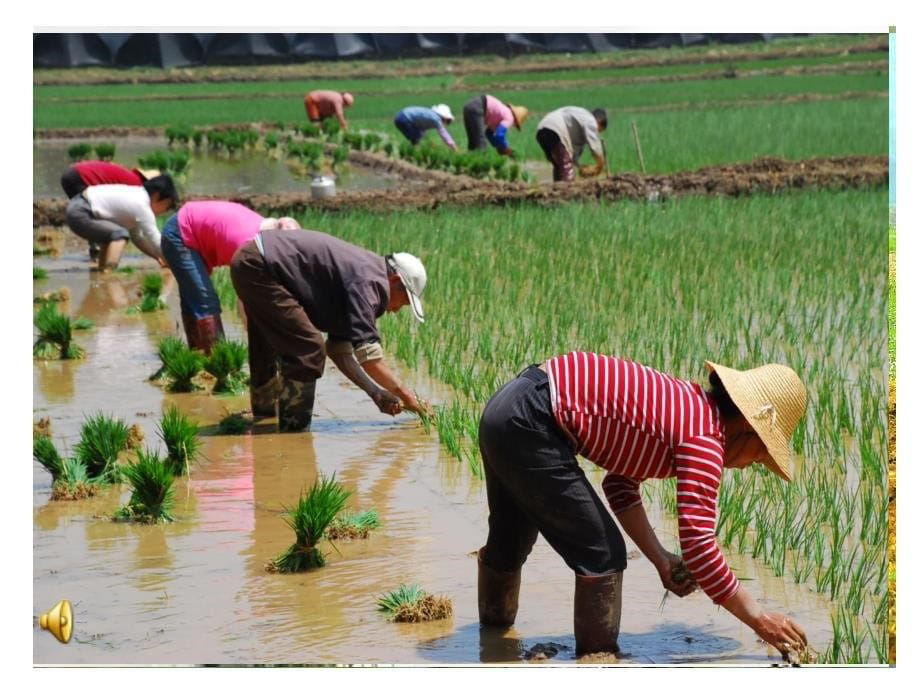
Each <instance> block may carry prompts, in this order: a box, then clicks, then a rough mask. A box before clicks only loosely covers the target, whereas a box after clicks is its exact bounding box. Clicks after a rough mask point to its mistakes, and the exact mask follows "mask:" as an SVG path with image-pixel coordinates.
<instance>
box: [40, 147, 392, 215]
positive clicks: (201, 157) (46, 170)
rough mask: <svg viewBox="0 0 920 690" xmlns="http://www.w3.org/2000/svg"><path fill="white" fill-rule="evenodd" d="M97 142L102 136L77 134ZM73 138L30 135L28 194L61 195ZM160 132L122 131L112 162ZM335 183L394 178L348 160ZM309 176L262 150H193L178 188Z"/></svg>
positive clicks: (215, 191)
mask: <svg viewBox="0 0 920 690" xmlns="http://www.w3.org/2000/svg"><path fill="white" fill-rule="evenodd" d="M80 141H86V142H87V143H92V144H95V143H99V142H100V141H104V140H103V139H91V138H87V139H81V140H80ZM74 143H75V142H74V140H73V139H35V140H34V141H33V144H32V160H33V165H32V196H33V198H35V199H41V198H47V197H63V192H62V191H61V181H60V180H61V174H62V173H63V172H64V171H65V170H67V168H68V166H70V165H71V160H70V158H69V157H68V156H67V149H68V147H70V146H72V145H73V144H74ZM166 148H167V145H166V138H165V137H139V136H135V137H125V138H119V139H118V140H117V148H116V152H115V162H116V163H119V164H120V165H124V166H125V167H129V168H131V167H135V166H136V164H137V159H138V157H139V156H145V155H148V154H149V153H150V152H151V151H154V150H158V149H160V150H162V149H166ZM337 178H338V179H337V180H336V185H337V187H338V188H340V189H347V190H371V189H386V188H389V187H393V186H396V185H397V184H398V183H399V178H398V177H397V176H395V175H388V174H384V173H381V172H380V171H374V170H369V169H366V168H363V167H361V166H357V165H348V166H346V168H345V169H344V170H343V171H342V173H341V174H340V175H338V176H337ZM310 181H311V180H310V177H309V176H301V175H297V174H295V173H294V172H292V170H291V169H290V168H289V167H288V165H287V163H286V162H285V161H284V159H283V158H278V157H277V156H276V157H270V156H268V155H267V154H266V153H265V152H264V151H258V152H254V151H245V152H240V153H235V154H233V155H232V156H230V155H227V154H226V153H224V154H219V153H213V152H203V153H202V152H198V153H195V154H194V155H193V156H192V162H191V164H190V167H189V172H188V178H187V180H186V182H185V185H184V188H183V192H184V193H185V194H189V195H221V194H228V195H229V194H265V193H269V192H272V193H276V192H277V193H287V192H309V191H310Z"/></svg>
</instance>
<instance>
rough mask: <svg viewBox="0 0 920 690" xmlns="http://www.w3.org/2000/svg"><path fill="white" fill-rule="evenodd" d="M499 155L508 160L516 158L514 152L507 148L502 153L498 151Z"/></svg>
mask: <svg viewBox="0 0 920 690" xmlns="http://www.w3.org/2000/svg"><path fill="white" fill-rule="evenodd" d="M499 153H500V154H502V155H503V156H508V158H517V156H515V155H514V151H512V150H511V149H510V148H507V149H505V150H504V151H499Z"/></svg>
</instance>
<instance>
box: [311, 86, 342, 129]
mask: <svg viewBox="0 0 920 690" xmlns="http://www.w3.org/2000/svg"><path fill="white" fill-rule="evenodd" d="M304 105H305V107H306V108H307V115H308V116H309V117H310V119H323V118H327V117H332V116H333V115H334V116H335V117H336V118H337V119H338V121H339V124H340V125H342V126H343V127H344V126H345V114H344V112H343V109H344V107H345V99H344V98H343V97H342V94H341V93H339V92H338V91H311V92H310V93H308V94H307V95H306V97H304Z"/></svg>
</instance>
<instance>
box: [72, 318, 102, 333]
mask: <svg viewBox="0 0 920 690" xmlns="http://www.w3.org/2000/svg"><path fill="white" fill-rule="evenodd" d="M95 325H96V324H95V323H93V320H92V319H90V318H88V317H86V316H78V317H77V318H75V319H73V321H71V324H70V326H71V328H73V329H74V330H75V331H88V330H89V329H91V328H94V327H95Z"/></svg>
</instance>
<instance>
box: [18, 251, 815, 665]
mask: <svg viewBox="0 0 920 690" xmlns="http://www.w3.org/2000/svg"><path fill="white" fill-rule="evenodd" d="M126 262H127V263H128V264H133V265H136V266H138V267H139V268H143V269H149V270H153V268H154V266H153V264H152V263H151V262H150V261H149V260H148V259H146V258H138V257H128V258H127V260H126ZM36 264H37V265H40V266H42V267H44V268H46V269H47V270H48V272H49V278H48V279H47V280H45V281H40V282H37V283H36V286H35V292H36V294H38V293H41V292H46V291H48V290H52V289H57V288H60V287H63V286H67V287H68V288H69V289H70V291H71V294H72V297H71V310H72V313H75V314H80V315H84V316H88V317H90V318H91V319H93V320H94V321H95V328H94V329H93V330H91V331H88V332H82V333H80V334H79V335H78V336H77V341H78V343H79V344H80V345H81V346H82V347H84V348H85V349H86V358H85V359H83V360H78V361H72V362H39V361H35V362H34V363H33V396H34V397H33V417H34V418H35V419H36V420H37V419H38V418H40V417H45V416H47V417H50V418H51V426H52V432H53V438H54V440H55V442H56V444H57V445H58V447H59V448H61V449H64V450H69V448H70V447H72V445H73V444H74V443H75V442H76V440H77V437H78V435H79V428H80V425H81V423H82V420H83V418H84V415H88V414H92V413H96V412H99V411H106V412H109V413H112V414H116V415H118V416H120V417H121V418H123V419H124V420H126V421H127V422H128V423H138V424H140V425H141V426H142V428H143V430H144V432H145V435H146V444H147V445H149V446H151V447H158V444H159V441H158V439H157V436H156V424H157V421H158V419H159V418H160V415H161V414H162V412H163V410H164V409H165V406H167V405H169V404H173V403H175V404H177V405H179V406H180V408H181V409H182V410H183V411H185V412H186V413H187V414H189V415H191V416H192V417H193V418H194V419H196V420H197V421H198V422H199V423H200V424H201V425H202V427H203V430H204V434H205V435H204V436H203V441H204V445H203V454H204V458H203V459H202V460H201V462H200V463H199V464H197V465H195V466H193V467H192V471H191V476H190V477H189V478H183V479H180V480H178V482H177V502H176V510H175V514H176V518H177V520H176V522H174V523H172V524H167V525H155V526H150V525H133V524H124V523H114V522H111V521H109V520H107V519H105V518H104V517H103V516H104V515H106V514H109V513H111V512H112V511H113V510H114V509H115V508H117V507H118V506H119V505H120V504H121V503H122V502H123V501H125V500H127V497H128V491H127V489H125V488H124V487H114V488H112V489H110V490H108V491H106V492H104V493H102V494H101V495H99V496H97V497H94V498H92V499H88V500H84V501H80V502H69V501H50V500H49V498H50V493H51V481H50V477H49V475H48V474H47V473H46V472H45V471H44V470H43V469H42V468H41V467H40V466H39V465H38V464H37V463H33V465H34V467H33V547H34V548H33V554H34V555H33V613H34V615H35V616H36V617H37V616H38V615H39V614H41V613H44V612H45V611H47V610H48V609H49V608H51V606H53V605H54V604H55V603H56V602H57V601H58V600H59V599H62V598H67V599H69V600H70V601H71V602H72V603H73V605H74V612H75V632H74V639H73V640H72V641H71V642H70V644H67V645H64V644H60V643H59V642H57V641H56V640H55V639H54V638H53V637H52V636H51V635H50V634H48V633H47V632H45V631H42V630H40V629H39V627H38V625H37V623H36V624H35V625H34V633H33V661H34V663H37V664H145V665H146V664H199V663H212V664H248V663H294V664H392V663H397V664H412V665H443V664H471V663H472V664H479V663H513V664H518V663H520V664H573V663H576V661H575V659H574V646H575V641H574V637H573V633H572V596H573V590H574V578H573V576H572V574H571V572H570V571H569V570H568V569H567V567H566V566H565V564H564V563H563V561H562V560H561V559H560V558H559V557H558V556H557V555H556V554H555V553H554V552H553V551H552V550H551V549H550V548H549V547H548V546H547V544H546V543H545V542H544V541H543V540H542V538H541V539H540V540H538V542H537V544H536V546H535V548H534V551H533V553H532V555H531V556H530V558H529V559H528V561H527V564H526V565H525V567H524V572H523V584H522V590H521V605H520V612H519V614H518V619H517V622H516V624H515V626H514V627H513V628H512V629H510V630H508V631H505V632H495V631H489V630H484V631H480V628H479V625H478V619H477V605H476V560H475V557H474V556H473V555H471V553H472V552H474V551H475V550H476V549H477V548H478V547H479V546H481V545H482V543H483V541H484V537H485V533H486V517H487V507H486V497H485V490H484V485H483V484H482V483H481V482H480V481H479V480H477V479H475V478H473V477H472V476H471V475H470V472H469V470H468V469H467V468H466V466H465V465H462V464H460V463H458V462H457V461H456V460H454V459H453V458H451V457H449V456H447V455H446V453H444V452H443V451H442V450H441V449H440V447H439V445H438V442H437V438H436V436H435V435H431V436H429V435H426V434H425V433H424V431H423V430H422V428H421V426H420V424H419V423H418V422H417V421H416V420H415V419H414V418H412V417H409V416H407V415H402V416H400V417H397V418H389V417H385V416H383V415H380V414H379V413H378V412H377V411H376V408H374V406H373V405H372V404H371V403H370V401H368V400H367V399H366V397H365V396H364V394H363V393H360V392H359V391H357V389H356V388H355V387H354V386H352V385H351V384H350V383H349V382H347V381H346V380H345V378H344V377H343V376H342V375H341V374H339V372H337V371H336V370H335V369H334V367H332V366H331V365H330V366H329V367H328V369H327V372H326V375H325V376H324V377H323V378H322V379H321V380H320V382H319V385H318V388H317V404H316V418H315V421H314V427H313V431H312V432H311V433H301V434H286V435H280V434H277V433H274V426H273V424H272V421H271V420H269V421H266V422H262V423H260V425H259V426H257V428H256V430H255V431H254V433H252V434H251V435H246V436H219V435H216V430H215V425H216V423H217V421H218V420H219V418H220V417H221V416H222V415H223V414H225V413H226V412H227V411H228V410H229V411H234V410H239V409H242V408H245V407H247V406H248V401H247V400H246V398H245V397H244V396H231V397H215V396H211V395H209V394H207V393H188V394H169V393H165V392H164V390H163V389H161V388H159V387H157V386H155V385H153V384H151V383H149V382H147V381H146V378H147V376H148V375H149V374H151V373H152V372H153V371H155V370H156V369H157V366H158V359H157V355H156V349H155V347H156V342H157V340H158V339H159V338H160V337H162V336H164V335H167V334H169V333H173V332H175V331H176V328H177V322H178V321H179V314H178V304H177V299H176V295H175V294H173V295H171V296H170V298H169V305H170V308H169V310H167V311H163V312H159V313H155V314H149V315H138V314H128V313H126V312H125V307H127V306H128V305H129V304H131V303H135V302H136V301H137V298H136V296H135V292H136V289H137V285H138V282H139V276H140V272H138V273H135V274H133V275H108V276H99V275H97V274H91V273H90V272H89V262H88V260H87V259H86V258H85V256H84V254H83V248H82V246H80V245H78V244H76V243H73V246H69V245H68V246H66V247H65V248H64V250H63V252H62V254H61V255H60V256H59V257H56V258H53V259H51V258H43V259H36ZM400 316H402V315H400ZM384 318H398V316H393V315H388V316H386V317H384ZM226 321H227V323H226V326H227V330H228V334H229V336H230V337H233V338H239V337H242V333H241V329H240V325H239V323H238V322H236V321H235V320H234V319H232V318H231V317H230V316H229V315H228V316H227V318H226ZM396 369H397V372H398V374H399V376H401V377H403V378H404V379H405V380H406V382H407V383H408V384H409V385H411V386H413V387H415V388H416V389H417V390H419V391H420V392H421V394H422V395H424V396H427V397H429V398H430V399H432V400H433V401H435V402H445V401H447V400H449V399H450V395H451V393H450V391H449V390H447V389H445V388H444V387H443V386H439V385H438V384H437V383H436V382H433V381H430V380H426V379H423V378H421V377H420V376H417V375H415V374H414V373H413V372H411V371H405V370H403V369H402V368H401V367H399V366H398V365H396ZM161 450H162V448H161ZM318 472H323V473H326V474H332V473H333V472H334V473H335V474H336V477H337V479H338V480H339V481H341V482H342V483H343V484H344V485H345V486H346V487H347V488H348V489H350V490H351V491H353V492H354V494H353V496H352V497H351V499H350V502H349V507H350V508H352V509H355V510H360V509H368V508H374V509H376V510H377V511H378V513H379V515H380V519H381V522H382V527H381V529H379V530H377V531H375V532H372V534H371V536H370V538H369V539H368V540H366V541H361V540H359V541H354V542H349V543H342V544H340V545H339V546H338V552H337V551H336V550H335V549H333V548H332V547H331V546H329V545H328V544H327V545H326V546H325V550H326V551H327V552H328V561H329V562H328V565H327V566H326V567H325V568H322V569H319V570H316V571H314V572H309V573H304V574H297V575H279V574H270V573H267V572H265V570H264V564H265V562H266V561H267V560H269V559H270V558H272V557H274V556H276V555H278V554H279V553H281V552H282V551H283V550H284V549H285V548H287V546H289V545H290V543H291V540H292V532H291V530H290V529H289V528H288V527H287V526H286V525H285V523H284V522H283V520H282V518H281V514H280V512H281V509H282V505H283V504H289V503H293V502H295V501H296V500H297V498H298V495H299V492H300V490H301V488H302V487H303V486H304V484H309V483H311V482H312V481H313V480H314V478H315V477H316V475H317V473H318ZM589 476H590V477H591V479H592V481H594V482H595V484H596V485H599V483H600V479H601V473H600V472H597V471H591V472H589ZM650 517H651V519H652V521H653V524H655V525H656V528H657V529H658V531H659V535H660V537H661V539H662V541H663V543H664V544H665V545H666V546H668V547H669V548H674V547H675V544H676V536H675V535H676V532H677V530H676V524H675V523H674V521H673V520H671V519H667V518H663V517H662V516H661V515H659V514H657V513H654V512H652V513H651V515H650ZM627 543H628V548H629V550H630V560H629V566H628V568H627V571H626V575H625V595H624V597H623V619H622V632H621V635H620V645H621V647H622V654H621V655H620V658H619V659H617V658H616V657H611V656H607V657H600V658H598V657H593V658H592V659H591V660H590V661H591V662H592V663H605V664H724V663H732V664H747V665H751V664H753V665H769V664H771V663H780V659H779V656H778V655H776V654H775V653H772V652H770V651H769V650H768V649H767V648H766V647H765V646H764V645H763V644H762V643H759V642H758V641H757V639H756V636H755V635H754V634H753V633H752V632H751V631H750V630H749V629H747V628H746V627H745V626H744V625H743V624H741V623H739V622H738V621H736V620H735V619H734V618H733V617H732V616H731V615H730V614H728V613H727V612H725V611H724V610H721V609H718V608H717V607H715V606H713V605H712V603H711V602H710V601H709V600H708V599H707V598H706V597H705V595H703V594H702V593H699V592H698V593H695V594H693V595H691V596H690V597H688V598H686V599H683V600H680V599H677V598H676V597H669V598H668V600H667V601H666V602H665V604H664V606H663V607H661V608H660V605H661V599H662V594H663V590H662V588H661V586H660V582H659V580H658V577H657V575H656V574H655V572H654V569H653V568H652V566H651V565H650V564H649V563H648V562H647V561H646V560H645V559H644V558H643V557H641V556H639V554H638V552H637V551H636V550H635V547H634V546H633V545H632V544H630V543H629V542H627ZM729 563H730V565H731V566H732V568H734V569H735V571H736V573H737V574H738V576H739V577H742V578H751V579H750V580H749V581H746V582H745V586H747V587H748V588H750V590H751V592H752V593H753V595H754V596H755V597H756V598H757V599H758V600H759V601H762V602H765V604H766V605H768V606H770V607H772V608H774V609H776V610H780V611H783V612H788V613H790V614H792V615H794V617H795V618H796V619H797V620H798V621H799V622H800V623H801V624H802V625H803V627H804V628H805V629H806V630H807V632H808V634H809V640H810V642H811V643H812V645H813V646H815V647H816V648H817V649H819V650H820V649H824V648H826V647H827V645H828V644H829V642H830V640H831V638H832V632H831V626H830V610H831V604H830V603H829V602H828V601H827V600H826V599H825V598H823V597H820V596H816V595H814V594H813V593H811V592H809V591H808V589H807V588H806V587H803V586H798V585H795V584H793V583H792V582H791V581H789V580H784V579H782V578H777V577H774V576H773V575H772V574H770V573H769V572H768V571H767V570H766V569H765V568H764V567H763V566H761V565H760V564H758V563H755V562H753V561H752V560H751V559H750V558H748V557H747V556H738V555H729ZM411 582H417V583H419V584H421V585H422V586H423V587H424V588H425V589H426V590H428V591H429V592H431V593H434V594H446V595H448V596H450V597H451V598H452V600H453V605H454V616H453V618H452V619H449V620H447V621H439V622H432V623H419V624H394V623H390V622H387V621H386V620H385V619H384V618H383V617H381V615H379V614H378V613H377V611H376V608H375V599H376V597H377V596H379V595H380V594H383V593H385V592H387V591H389V590H391V589H394V588H396V587H397V586H398V585H399V584H400V583H411ZM547 648H548V649H551V650H554V651H555V653H554V654H553V655H552V656H551V657H550V658H547V659H545V660H541V657H542V656H545V655H544V654H539V653H537V654H534V653H533V650H535V649H536V650H538V651H539V650H544V649H547ZM527 657H530V660H529V661H528V660H527Z"/></svg>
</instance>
